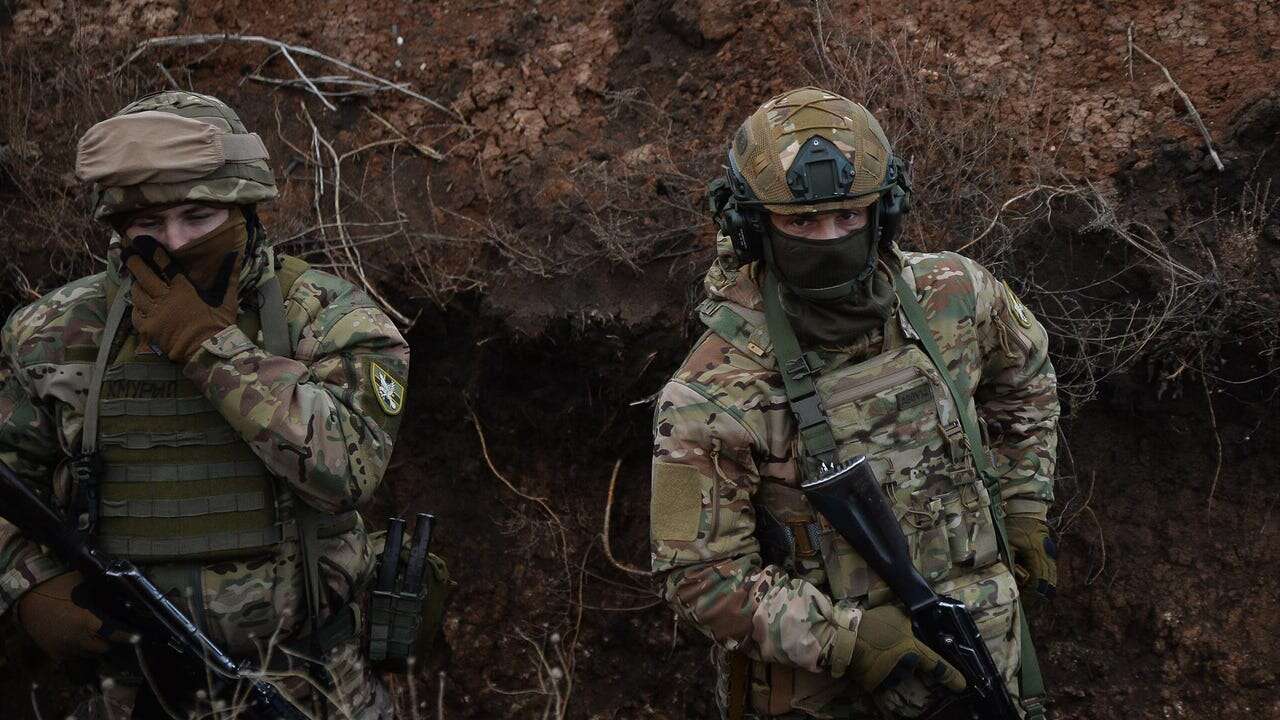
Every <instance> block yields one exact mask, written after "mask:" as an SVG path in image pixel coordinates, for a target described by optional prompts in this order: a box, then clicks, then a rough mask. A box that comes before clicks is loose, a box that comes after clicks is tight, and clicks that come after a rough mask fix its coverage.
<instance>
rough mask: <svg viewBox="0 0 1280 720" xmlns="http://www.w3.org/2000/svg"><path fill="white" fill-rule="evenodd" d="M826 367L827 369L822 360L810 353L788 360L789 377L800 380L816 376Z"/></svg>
mask: <svg viewBox="0 0 1280 720" xmlns="http://www.w3.org/2000/svg"><path fill="white" fill-rule="evenodd" d="M824 367H826V363H824V362H822V358H820V357H818V356H817V355H816V354H815V353H811V352H810V353H805V354H803V355H801V356H800V357H797V358H792V359H791V360H788V361H787V365H786V371H787V375H788V376H790V377H792V378H794V379H796V380H799V379H800V378H806V377H809V376H810V375H816V374H817V373H818V371H819V370H821V369H822V368H824Z"/></svg>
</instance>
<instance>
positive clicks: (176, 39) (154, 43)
mask: <svg viewBox="0 0 1280 720" xmlns="http://www.w3.org/2000/svg"><path fill="white" fill-rule="evenodd" d="M224 42H233V43H241V44H249V45H254V44H256V45H266V46H267V47H270V48H274V49H275V50H276V51H277V52H279V53H281V54H282V55H284V57H285V60H287V61H288V62H289V65H290V66H292V67H293V69H294V71H295V72H296V73H298V79H299V80H300V81H302V82H303V83H304V84H305V85H306V86H307V88H308V89H309V90H310V91H311V92H312V94H314V95H315V96H316V97H318V98H320V101H321V102H323V103H324V105H325V107H327V108H329V109H330V110H332V109H334V106H333V104H332V103H331V102H329V99H328V97H326V94H325V93H323V92H321V91H320V89H319V88H317V87H316V86H315V84H314V83H313V82H312V81H311V78H309V77H308V76H307V75H306V73H304V72H303V71H302V68H300V67H299V66H298V63H297V61H295V60H294V59H293V54H294V53H296V54H298V55H306V56H308V57H313V58H316V59H318V60H323V61H325V62H327V63H330V64H332V65H337V66H338V67H340V68H342V69H343V70H346V71H348V72H351V73H354V74H356V75H359V76H360V77H362V78H364V79H365V80H368V81H369V82H372V83H375V84H377V85H381V86H383V87H385V88H387V89H388V90H393V91H395V92H399V93H402V94H404V95H408V96H409V97H411V98H413V99H415V100H419V101H421V102H424V103H426V104H427V105H430V106H431V107H433V108H435V109H437V110H439V111H440V112H443V113H446V114H448V115H451V116H453V117H454V118H456V119H457V120H459V121H463V122H465V120H464V118H463V117H462V116H461V115H459V114H458V113H457V111H455V110H453V109H451V108H448V107H445V106H444V105H441V104H440V103H438V102H436V101H435V100H432V99H431V98H429V97H427V96H426V95H423V94H421V93H418V92H415V91H414V90H412V89H410V88H409V87H408V86H407V85H406V84H405V83H396V82H392V81H390V80H387V79H386V78H382V77H379V76H377V75H374V74H373V73H371V72H369V71H367V70H364V69H361V68H358V67H356V66H355V65H352V64H351V63H348V62H346V61H344V60H339V59H338V58H335V57H331V56H329V55H325V54H324V53H322V52H319V51H317V50H313V49H311V48H309V47H304V46H302V45H290V44H288V43H284V42H281V41H279V40H275V39H272V38H268V37H262V36H261V35H236V34H231V33H221V34H217V33H214V34H200V35H169V36H165V37H156V38H151V39H149V40H144V41H142V42H140V43H138V46H137V47H136V48H134V50H133V52H132V53H130V54H129V56H128V57H126V58H125V59H124V62H122V63H120V64H119V65H118V66H116V68H115V69H114V70H112V71H111V74H112V75H114V74H116V73H119V72H120V71H121V70H123V69H124V68H125V66H127V65H129V64H130V63H132V62H133V61H134V60H136V59H138V57H139V56H141V55H142V54H143V53H145V52H146V51H147V50H149V49H151V48H153V47H190V46H193V45H205V44H208V43H224Z"/></svg>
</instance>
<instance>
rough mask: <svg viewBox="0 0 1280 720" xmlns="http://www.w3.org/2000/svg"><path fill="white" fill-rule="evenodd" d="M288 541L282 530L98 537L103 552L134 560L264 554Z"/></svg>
mask: <svg viewBox="0 0 1280 720" xmlns="http://www.w3.org/2000/svg"><path fill="white" fill-rule="evenodd" d="M283 539H284V536H283V533H282V532H281V529H280V527H278V526H276V527H270V528H263V529H260V530H245V531H241V532H221V533H210V534H208V535H196V536H193V537H171V538H147V537H137V536H106V535H103V536H102V537H100V538H98V547H100V548H102V550H103V551H105V552H107V553H109V554H112V555H119V556H121V557H130V558H148V560H149V562H154V560H150V559H151V558H165V559H167V558H213V557H218V556H222V555H243V554H245V552H244V551H246V550H257V551H260V550H261V549H263V548H267V547H272V546H275V545H277V544H279V543H280V541H281V540H283Z"/></svg>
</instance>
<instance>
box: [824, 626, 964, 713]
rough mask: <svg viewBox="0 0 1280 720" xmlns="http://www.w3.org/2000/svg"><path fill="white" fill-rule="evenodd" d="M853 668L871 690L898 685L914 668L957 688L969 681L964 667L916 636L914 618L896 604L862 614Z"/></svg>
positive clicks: (865, 687) (928, 676)
mask: <svg viewBox="0 0 1280 720" xmlns="http://www.w3.org/2000/svg"><path fill="white" fill-rule="evenodd" d="M849 672H850V673H851V674H852V675H853V678H854V680H855V682H857V683H858V685H859V686H860V687H862V689H863V690H866V691H867V692H873V691H876V690H884V689H888V688H891V687H894V686H896V685H898V684H899V683H901V682H902V681H903V680H905V679H906V678H907V677H908V676H910V675H911V673H913V672H914V673H916V674H917V675H919V676H920V677H921V678H922V679H932V680H935V681H937V682H939V683H941V684H943V685H945V686H947V687H948V688H951V689H952V690H955V691H957V692H959V691H960V690H963V689H964V688H965V685H966V683H965V681H964V676H963V675H961V674H960V671H958V670H956V669H955V668H954V667H952V666H951V664H950V663H948V662H947V661H946V660H943V659H942V658H941V657H940V656H939V655H938V653H936V652H934V651H933V650H931V649H929V647H928V646H927V645H925V644H924V643H922V642H920V641H919V640H917V639H916V636H915V634H913V633H912V632H911V620H910V619H909V618H907V615H906V613H904V612H902V610H900V609H899V608H897V607H896V606H894V605H881V606H880V607H874V608H871V609H870V610H867V611H866V612H864V613H863V614H862V621H861V622H860V623H858V638H857V641H856V644H855V645H854V646H853V660H852V661H851V662H850V663H849Z"/></svg>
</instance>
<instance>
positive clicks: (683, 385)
mask: <svg viewBox="0 0 1280 720" xmlns="http://www.w3.org/2000/svg"><path fill="white" fill-rule="evenodd" d="M894 256H895V258H896V260H897V261H898V264H899V266H901V267H903V268H904V270H903V274H904V278H907V279H908V280H910V279H914V282H915V288H916V294H917V297H918V298H920V300H921V304H922V305H923V307H924V310H925V315H926V317H927V318H928V319H929V322H930V327H931V328H932V330H933V332H934V334H935V336H936V337H938V338H940V342H939V344H940V345H941V346H942V348H943V355H944V356H945V357H946V359H947V362H948V365H949V366H950V369H951V371H952V372H953V373H956V372H962V373H965V374H967V375H968V378H969V380H970V387H974V388H976V394H975V400H976V406H977V410H978V413H979V416H980V417H981V418H982V420H983V421H984V423H985V425H986V426H987V428H988V430H989V431H990V434H991V440H990V443H989V444H990V450H991V452H992V454H993V456H994V459H995V463H994V464H995V470H996V472H997V473H998V474H999V475H1000V478H1001V484H1000V494H1001V496H1002V500H1003V504H1004V508H1005V510H1006V511H1007V512H1009V513H1012V514H1031V515H1036V516H1038V517H1041V518H1043V517H1045V514H1046V512H1047V508H1048V505H1049V503H1051V502H1052V500H1053V480H1052V478H1053V473H1054V464H1055V451H1056V421H1057V416H1058V401H1057V395H1056V378H1055V376H1054V373H1053V368H1052V365H1051V364H1050V362H1049V358H1048V347H1047V345H1048V343H1047V337H1046V335H1045V333H1044V330H1043V328H1042V327H1041V326H1040V324H1039V323H1038V322H1036V321H1035V320H1034V318H1033V317H1031V315H1030V313H1029V311H1027V310H1026V308H1025V307H1024V306H1022V304H1021V303H1020V302H1019V301H1018V300H1017V299H1016V298H1015V297H1014V296H1013V294H1012V292H1010V291H1009V290H1008V288H1007V286H1005V285H1004V284H1003V283H1000V282H999V281H997V280H996V279H995V278H994V277H993V276H992V275H991V273H990V272H988V271H987V270H986V269H985V268H983V267H982V266H980V265H979V264H978V263H976V262H974V261H972V260H969V259H968V258H964V257H961V256H959V255H956V254H954V253H942V254H923V253H910V252H901V251H899V250H897V248H894ZM908 267H909V268H913V269H914V272H907V270H906V269H905V268H908ZM759 272H760V268H759V267H758V266H756V265H752V266H748V267H744V268H741V269H738V268H737V263H735V262H734V258H733V255H732V251H731V249H730V248H729V247H728V244H727V242H725V241H724V240H723V238H722V241H721V246H720V256H719V258H718V259H717V261H716V262H715V263H714V264H713V266H712V268H711V270H710V271H709V272H708V274H707V277H706V282H705V286H706V292H707V294H708V300H707V301H706V302H705V303H704V304H703V306H702V308H701V309H700V312H701V314H702V316H703V318H704V321H705V320H708V318H711V317H713V316H715V315H716V313H717V310H718V309H721V308H729V309H731V310H732V311H733V313H732V315H733V317H735V318H740V320H741V325H740V327H737V328H735V331H734V334H736V335H738V336H739V338H746V339H747V342H745V343H744V342H742V341H741V339H739V340H735V341H734V342H730V341H729V340H727V339H726V338H725V337H723V336H721V335H720V334H717V333H716V332H715V331H708V332H707V333H705V334H704V335H703V336H702V338H701V339H700V340H699V341H698V342H697V344H696V345H695V346H694V348H693V350H692V351H691V352H690V353H689V355H688V357H687V358H686V359H685V361H684V363H683V365H681V367H680V368H679V370H677V371H676V373H675V375H674V376H673V377H672V378H671V380H670V381H669V382H668V383H667V385H666V386H665V388H664V389H663V390H662V392H661V394H660V396H659V398H658V402H657V408H656V416H655V421H654V448H653V453H654V471H655V472H654V492H653V500H652V503H653V505H652V507H651V523H652V524H651V535H652V556H651V560H652V567H653V570H654V571H655V572H656V573H658V575H659V577H660V578H661V581H662V583H663V595H664V597H665V598H666V600H667V601H668V602H669V603H670V604H671V606H672V607H673V608H674V609H675V611H676V612H677V614H678V615H679V616H680V617H682V618H683V619H685V620H686V621H688V622H690V623H691V624H693V625H694V626H695V627H697V628H698V629H699V630H700V631H701V632H703V633H704V634H705V635H707V636H708V637H709V638H711V639H712V640H713V641H714V642H715V643H716V644H717V646H718V648H721V649H724V650H739V651H742V652H745V653H746V654H747V655H749V656H750V657H751V658H753V659H755V660H760V661H764V662H767V663H777V664H782V665H786V666H790V667H794V668H798V669H801V670H804V671H806V672H809V673H823V672H825V671H826V670H827V669H828V668H829V667H830V664H829V663H830V654H831V652H832V651H833V649H834V648H833V646H834V645H835V644H836V639H837V627H842V628H846V629H848V630H854V631H856V627H857V621H858V618H859V617H860V615H861V612H860V610H859V609H858V607H856V605H850V604H847V603H843V602H842V603H835V602H833V600H832V597H831V596H832V593H831V586H830V585H829V584H828V582H827V577H826V574H825V572H824V570H823V567H822V565H821V563H812V564H810V565H808V566H805V567H800V568H793V569H791V571H788V570H787V569H784V568H783V567H780V566H779V565H777V564H770V563H768V562H766V561H765V560H764V559H762V552H761V545H760V542H759V539H758V537H757V530H758V528H757V524H756V519H757V509H758V507H759V505H760V503H761V501H762V498H763V496H764V494H765V491H767V489H768V486H771V485H772V486H784V487H791V488H796V487H798V486H799V482H800V479H799V477H798V475H799V464H798V460H797V447H796V443H797V439H796V432H795V423H794V419H793V417H792V414H791V411H790V409H789V406H788V404H787V399H786V395H785V392H784V390H783V385H782V380H781V376H780V374H779V373H778V371H777V370H776V369H775V363H774V359H773V357H772V355H771V353H770V351H769V348H770V347H771V345H770V342H769V338H768V333H767V330H766V329H765V322H764V310H763V302H762V299H761V296H760V285H759ZM957 293H960V294H964V296H965V297H966V299H971V301H969V302H965V303H951V302H950V300H951V299H954V298H955V297H956V296H957V295H956V294H957ZM961 306H967V307H969V308H972V315H971V316H965V317H961V316H958V313H957V311H956V309H955V308H956V307H961ZM735 322H737V320H735ZM894 323H899V324H901V325H905V324H906V323H905V322H904V321H903V318H902V314H901V312H900V311H896V312H895V316H894V317H893V318H891V319H890V323H889V324H887V325H886V327H889V326H890V325H892V324H894ZM708 324H709V325H712V324H714V323H711V322H708ZM962 328H965V329H964V330H963V331H961V329H962ZM967 328H972V329H971V330H968V329H967ZM907 334H908V335H909V334H910V333H909V332H908V333H907ZM966 337H967V338H972V339H974V341H972V342H970V341H961V338H966ZM881 339H882V338H881V337H880V334H879V333H875V334H874V336H873V337H871V338H864V341H863V342H862V343H861V344H860V346H859V345H855V346H854V347H851V348H845V349H844V350H843V352H840V353H836V352H827V353H823V356H824V360H826V361H827V364H828V366H835V367H839V366H840V365H841V364H847V363H852V362H860V361H862V360H866V359H868V358H869V357H871V356H873V355H875V354H876V353H877V352H879V350H878V349H877V346H878V345H879V343H880V341H881ZM869 346H870V347H869ZM659 470H661V472H659ZM659 485H662V487H659ZM676 538H680V539H676ZM1000 567H1001V568H1003V566H1000ZM1002 571H1003V572H1004V573H1005V574H1006V575H1007V570H1002ZM1010 582H1011V581H1010Z"/></svg>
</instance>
